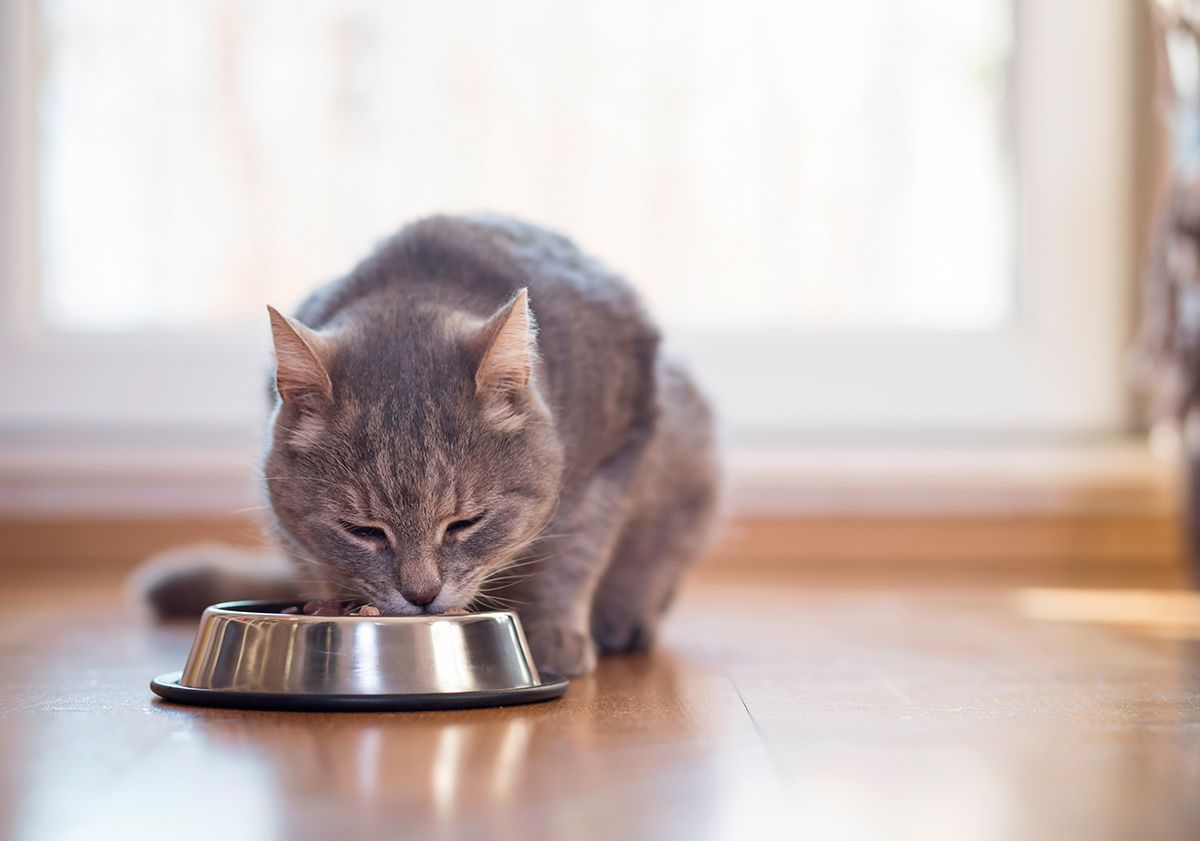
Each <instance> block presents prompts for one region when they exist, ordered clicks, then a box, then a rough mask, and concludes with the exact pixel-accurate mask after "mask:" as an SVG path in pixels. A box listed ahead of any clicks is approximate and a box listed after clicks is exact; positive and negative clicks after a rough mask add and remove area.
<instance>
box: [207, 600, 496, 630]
mask: <svg viewBox="0 0 1200 841" xmlns="http://www.w3.org/2000/svg"><path fill="white" fill-rule="evenodd" d="M296 606H297V604H296V602H295V601H294V600H287V599H276V600H260V599H245V600H241V601H232V602H218V603H217V604H213V605H209V606H208V607H207V608H205V613H210V614H213V615H216V616H249V617H253V618H255V619H278V620H280V621H283V622H363V621H368V622H383V623H386V624H389V625H427V624H429V623H430V622H469V621H472V620H478V619H495V618H497V617H504V618H506V619H516V620H517V621H518V622H519V621H520V619H519V617H518V616H517V614H516V613H514V612H513V611H511V610H485V611H480V612H478V613H463V614H457V615H454V616H447V615H445V614H443V613H418V614H416V615H415V616H313V615H311V614H308V613H280V612H279V611H278V610H268V609H263V610H255V609H254V608H273V607H296Z"/></svg>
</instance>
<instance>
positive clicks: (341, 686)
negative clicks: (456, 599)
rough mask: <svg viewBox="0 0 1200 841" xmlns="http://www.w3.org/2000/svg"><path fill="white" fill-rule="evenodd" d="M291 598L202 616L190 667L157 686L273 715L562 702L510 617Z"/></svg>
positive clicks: (179, 695)
mask: <svg viewBox="0 0 1200 841" xmlns="http://www.w3.org/2000/svg"><path fill="white" fill-rule="evenodd" d="M287 606H289V604H288V603H287V602H226V603H224V604H217V605H213V606H212V607H210V608H208V609H207V610H205V611H204V615H203V616H202V617H201V619H200V628H199V630H197V632H196V639H195V641H194V642H193V643H192V650H191V653H190V654H189V655H188V659H187V663H186V664H185V665H184V667H183V671H182V672H175V673H171V674H167V675H162V676H160V677H158V678H156V679H155V680H154V681H152V682H151V689H152V690H153V691H154V692H155V693H157V694H158V695H160V696H162V697H164V698H166V699H168V700H171V701H181V702H184V703H193V704H205V705H211V706H232V707H249V708H266V709H436V708H450V707H474V706H492V705H502V704H516V703H528V702H530V701H540V700H547V699H549V698H554V697H558V696H559V695H561V694H562V693H563V691H565V689H566V686H567V682H566V680H565V679H563V678H560V677H557V676H555V675H541V674H539V673H538V669H537V666H536V665H534V662H533V658H532V657H531V656H530V654H529V647H528V645H526V642H525V635H524V634H523V633H522V631H521V621H520V619H518V618H517V615H516V614H514V613H510V612H506V611H505V612H493V613H472V614H467V615H464V616H373V617H366V616H306V615H295V614H283V613H280V612H279V611H280V610H281V609H282V608H284V607H287Z"/></svg>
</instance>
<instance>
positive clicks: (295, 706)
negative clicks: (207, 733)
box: [150, 672, 570, 712]
mask: <svg viewBox="0 0 1200 841" xmlns="http://www.w3.org/2000/svg"><path fill="white" fill-rule="evenodd" d="M179 677H180V672H168V673H167V674H165V675H159V676H158V677H156V678H155V679H154V680H152V681H150V689H151V691H152V692H154V694H155V695H157V696H159V697H160V698H165V699H166V700H168V701H173V702H175V703H177V704H193V705H196V706H201V707H228V708H232V709H238V710H279V711H284V712H289V711H294V712H414V711H417V710H465V709H471V708H473V707H507V706H512V705H514V704H534V703H537V702H539V701H551V700H553V699H555V698H558V697H560V696H561V695H562V694H563V693H564V692H566V691H567V686H568V684H569V683H570V681H568V680H567V679H566V678H565V677H559V676H558V675H551V674H543V675H542V682H541V683H539V684H538V685H537V686H524V687H521V688H519V689H496V690H490V691H487V692H436V693H431V694H424V695H293V694H283V693H279V692H226V691H222V690H220V689H196V688H194V687H191V686H180V685H179Z"/></svg>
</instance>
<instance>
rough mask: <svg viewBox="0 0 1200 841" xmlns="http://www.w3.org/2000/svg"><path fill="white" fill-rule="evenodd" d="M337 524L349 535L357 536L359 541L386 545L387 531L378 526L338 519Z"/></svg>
mask: <svg viewBox="0 0 1200 841" xmlns="http://www.w3.org/2000/svg"><path fill="white" fill-rule="evenodd" d="M338 525H339V526H341V528H342V531H344V532H346V534H348V535H350V536H351V537H354V538H357V539H358V540H360V541H367V542H368V543H373V544H376V545H386V544H387V542H388V536H387V532H385V531H384V530H383V529H381V528H379V527H378V526H364V525H360V524H358V523H350V522H347V521H346V520H340V521H339V522H338Z"/></svg>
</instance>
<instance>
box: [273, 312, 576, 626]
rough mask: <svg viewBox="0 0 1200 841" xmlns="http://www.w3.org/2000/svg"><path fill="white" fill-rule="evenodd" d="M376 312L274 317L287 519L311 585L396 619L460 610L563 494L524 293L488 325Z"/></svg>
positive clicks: (280, 512) (279, 462) (276, 457)
mask: <svg viewBox="0 0 1200 841" xmlns="http://www.w3.org/2000/svg"><path fill="white" fill-rule="evenodd" d="M371 303H372V302H370V301H364V302H362V305H361V306H360V307H359V309H358V310H357V311H354V312H351V313H349V314H348V315H347V316H346V317H345V318H344V319H343V320H342V321H340V322H336V323H334V324H333V325H332V326H331V327H329V328H328V329H325V330H322V331H320V332H318V331H314V330H310V329H309V328H307V327H305V326H304V325H302V324H300V323H298V322H296V321H294V320H291V319H288V318H285V317H284V316H282V315H280V314H279V313H278V312H277V311H275V310H274V309H271V310H270V315H271V330H272V335H273V338H274V344H275V358H276V375H275V384H276V392H277V394H278V398H279V399H278V400H277V402H276V407H275V412H274V414H273V416H272V422H271V445H270V450H269V452H268V454H267V457H266V460H265V464H264V468H265V475H264V479H265V482H266V486H267V490H268V494H269V497H270V501H271V508H272V511H273V513H274V515H275V520H276V525H277V527H278V529H279V531H280V534H281V537H282V540H283V543H284V545H285V547H286V548H287V549H288V550H289V551H290V552H291V553H292V554H293V555H294V556H295V557H296V559H297V560H299V561H301V562H302V569H303V570H305V571H306V574H307V575H308V576H309V577H311V578H312V579H315V580H318V581H319V580H320V579H321V578H323V577H329V578H330V579H332V581H333V582H334V583H340V584H342V585H343V586H344V587H345V588H346V592H347V594H349V593H352V592H355V591H357V592H359V593H361V594H362V595H365V596H367V597H368V598H369V599H370V600H371V601H372V603H374V604H375V605H377V606H378V607H380V608H381V609H383V610H384V612H385V613H390V614H400V615H405V614H417V613H421V612H430V613H436V612H441V611H444V610H447V609H449V608H458V607H465V606H466V605H467V604H468V603H470V602H471V601H472V600H473V599H474V598H475V597H476V596H477V595H481V592H480V588H481V586H483V587H485V588H486V586H487V584H486V583H485V582H486V581H487V580H488V576H489V575H491V574H493V573H495V572H497V571H499V570H502V569H503V567H504V566H505V565H506V564H507V563H508V562H509V561H510V560H512V559H513V558H515V557H516V556H517V555H518V553H520V552H521V551H522V550H523V549H524V548H526V547H528V546H529V544H530V541H531V540H532V539H534V538H535V537H536V535H537V534H538V532H539V531H540V529H541V528H542V527H543V526H544V525H545V523H546V521H547V520H548V518H549V517H550V515H551V514H552V513H553V510H554V506H555V504H556V502H557V499H558V492H559V488H560V485H561V475H562V467H563V449H562V444H561V442H560V439H559V437H558V435H557V432H556V430H555V427H554V424H553V418H552V417H551V414H550V412H549V410H548V409H547V407H546V405H545V403H544V402H543V400H542V398H541V397H540V395H539V391H538V389H537V378H538V374H539V368H540V362H539V359H538V353H537V341H536V324H535V322H534V317H533V312H532V311H531V309H530V306H529V300H528V294H527V292H526V291H525V290H523V289H522V290H520V291H519V292H518V293H517V294H516V296H515V297H514V298H513V299H512V300H511V301H510V302H509V303H508V304H506V305H505V306H503V307H502V308H500V310H499V311H498V312H496V313H495V314H494V315H492V316H491V317H490V318H486V319H477V318H472V317H470V316H468V315H466V314H463V313H451V314H450V315H447V314H446V313H445V312H444V311H437V310H433V309H430V310H428V311H425V310H418V311H413V312H407V313H403V314H397V313H395V312H394V311H389V310H388V308H387V307H380V306H376V307H371V306H370V304H371ZM482 595H486V594H482Z"/></svg>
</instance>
